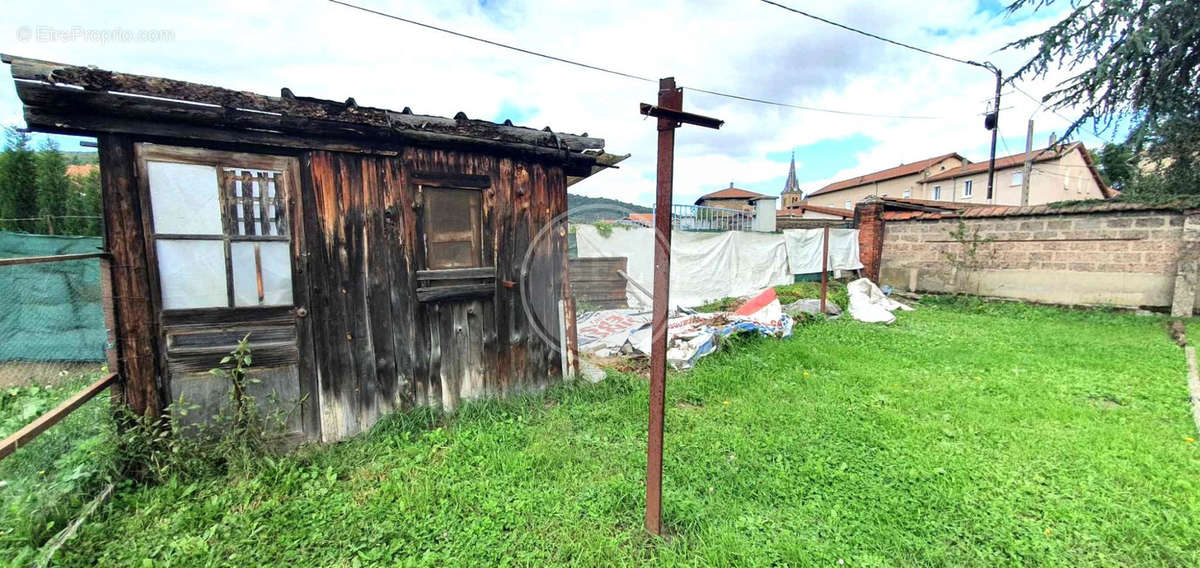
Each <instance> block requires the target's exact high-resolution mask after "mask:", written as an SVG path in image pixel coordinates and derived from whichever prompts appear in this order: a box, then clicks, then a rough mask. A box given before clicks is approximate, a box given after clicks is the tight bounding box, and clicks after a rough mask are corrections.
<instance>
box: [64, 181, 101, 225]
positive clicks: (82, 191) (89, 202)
mask: <svg viewBox="0 0 1200 568" xmlns="http://www.w3.org/2000/svg"><path fill="white" fill-rule="evenodd" d="M70 181H71V198H70V200H69V201H68V202H67V214H68V215H69V216H70V219H67V220H68V221H69V223H68V224H67V227H68V228H67V229H66V231H67V232H69V234H72V235H87V236H91V237H98V236H100V213H101V210H100V168H92V169H91V170H90V171H88V173H87V175H83V176H78V177H73V178H70Z"/></svg>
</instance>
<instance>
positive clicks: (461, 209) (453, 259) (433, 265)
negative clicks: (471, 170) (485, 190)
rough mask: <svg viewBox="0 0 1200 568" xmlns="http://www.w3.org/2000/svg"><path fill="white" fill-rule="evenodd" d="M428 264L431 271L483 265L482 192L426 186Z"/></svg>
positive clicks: (426, 252)
mask: <svg viewBox="0 0 1200 568" xmlns="http://www.w3.org/2000/svg"><path fill="white" fill-rule="evenodd" d="M423 193H424V195H425V233H426V243H427V247H426V251H425V256H426V258H425V263H426V265H427V267H428V268H429V269H431V270H439V269H447V268H473V267H477V266H482V264H483V250H482V242H483V232H482V229H481V226H480V215H481V211H480V193H479V192H478V191H475V190H469V189H444V188H431V187H427V188H424V189H423Z"/></svg>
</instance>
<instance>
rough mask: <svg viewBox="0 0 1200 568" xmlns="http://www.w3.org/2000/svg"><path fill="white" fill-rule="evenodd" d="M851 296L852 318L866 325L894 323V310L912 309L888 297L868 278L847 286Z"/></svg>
mask: <svg viewBox="0 0 1200 568" xmlns="http://www.w3.org/2000/svg"><path fill="white" fill-rule="evenodd" d="M846 292H847V293H848V294H849V295H850V317H852V318H854V319H856V320H858V321H861V322H866V323H892V322H894V321H896V316H894V315H892V311H893V310H897V309H900V310H904V311H911V310H912V308H910V307H908V306H906V305H904V304H901V303H900V302H897V301H895V300H893V299H891V298H889V297H887V296H884V295H883V291H882V290H880V289H879V287H878V286H876V285H875V283H874V282H871V281H870V280H869V279H866V278H859V279H858V280H855V281H854V282H851V283H849V284H847V285H846Z"/></svg>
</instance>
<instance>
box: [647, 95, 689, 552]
mask: <svg viewBox="0 0 1200 568" xmlns="http://www.w3.org/2000/svg"><path fill="white" fill-rule="evenodd" d="M658 107H659V108H663V109H668V110H676V111H681V110H683V91H681V90H680V89H677V88H676V87H675V79H674V78H673V77H667V78H665V79H660V80H659V82H658ZM678 127H679V123H678V122H675V121H674V120H673V119H670V118H666V117H659V119H658V181H657V187H656V188H655V198H654V231H655V233H656V235H655V245H654V305H653V308H652V309H651V311H652V313H653V317H652V322H653V325H652V326H651V336H652V339H651V341H652V343H651V349H650V424H649V428H650V429H649V433H648V434H647V449H646V530H648V531H650V533H651V534H661V532H662V451H663V412H664V404H665V402H664V399H665V396H666V386H667V316H668V314H667V311H668V310H669V309H670V293H671V201H672V191H673V189H674V188H673V185H672V182H673V177H674V174H675V129H676V128H678Z"/></svg>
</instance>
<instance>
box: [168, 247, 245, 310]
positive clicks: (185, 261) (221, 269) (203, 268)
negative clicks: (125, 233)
mask: <svg viewBox="0 0 1200 568" xmlns="http://www.w3.org/2000/svg"><path fill="white" fill-rule="evenodd" d="M155 250H156V251H157V252H158V281H159V285H160V286H161V287H162V302H163V309H167V310H181V309H186V308H213V307H224V306H228V305H229V299H228V297H227V296H226V290H227V289H226V287H225V245H224V243H222V242H221V241H175V240H167V239H159V240H158V242H157V246H156V248H155Z"/></svg>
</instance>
